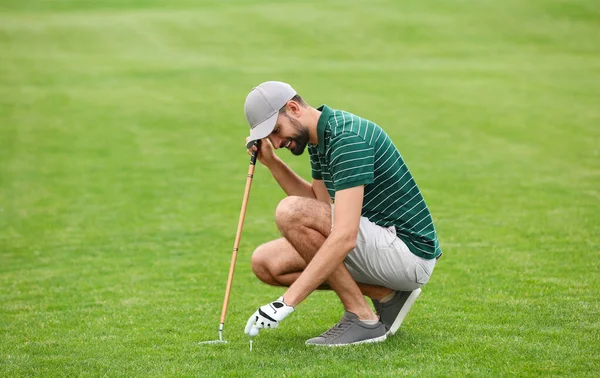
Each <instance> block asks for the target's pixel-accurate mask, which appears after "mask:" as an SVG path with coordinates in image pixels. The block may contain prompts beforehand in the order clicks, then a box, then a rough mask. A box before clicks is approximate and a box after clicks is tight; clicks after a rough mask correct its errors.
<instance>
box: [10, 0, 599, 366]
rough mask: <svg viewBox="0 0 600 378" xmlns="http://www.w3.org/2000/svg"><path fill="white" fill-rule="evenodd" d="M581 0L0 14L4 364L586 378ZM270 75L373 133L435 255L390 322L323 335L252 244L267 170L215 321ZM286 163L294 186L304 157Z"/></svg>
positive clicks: (257, 238)
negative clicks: (258, 313)
mask: <svg viewBox="0 0 600 378" xmlns="http://www.w3.org/2000/svg"><path fill="white" fill-rule="evenodd" d="M599 50H600V6H599V5H598V4H597V2H595V1H591V0H590V1H586V0H579V1H564V0H546V1H542V0H532V1H527V2H523V1H516V0H508V1H503V2H496V1H491V0H481V1H442V0H432V1H427V2H420V1H416V0H411V1H405V2H394V1H379V0H378V1H373V2H363V1H326V2H317V1H305V2H293V1H262V2H261V1H202V2H197V1H191V0H188V1H186V0H174V1H169V2H168V3H167V2H161V1H133V0H129V1H115V0H113V1H85V2H82V1H78V2H76V1H67V0H64V1H33V0H28V1H17V0H4V1H3V2H2V4H0V51H2V54H1V57H0V376H7V377H8V376H30V375H32V376H67V375H77V376H253V375H261V376H399V375H409V376H465V375H468V376H486V377H488V376H509V375H511V376H512V375H517V376H595V375H596V374H597V373H598V371H600V318H599V317H598V313H600V306H599V300H598V299H599V297H598V292H599V290H600V278H599V277H600V276H599V274H598V272H599V271H600V262H599V261H600V259H599V257H600V234H599V230H600V215H598V214H599V211H600V201H599V200H600V191H599V188H600V163H599V162H600V148H599V142H600V127H599V124H600V107H598V104H599V103H600V57H599V55H598V51H599ZM272 79H276V80H284V81H288V82H290V83H292V84H293V85H294V86H295V87H296V89H297V90H298V91H299V92H300V93H301V94H302V95H303V96H304V97H305V98H306V99H307V100H308V101H309V103H311V104H313V105H319V104H321V103H327V104H328V105H330V106H332V107H336V108H342V109H345V110H349V111H352V112H354V113H357V114H360V115H362V116H364V117H367V118H370V119H372V120H374V121H375V122H377V123H379V124H380V125H381V126H383V127H384V128H385V129H386V130H387V131H388V133H389V134H390V135H391V136H392V138H393V140H394V141H395V144H396V145H397V146H398V148H399V149H400V151H401V152H402V154H403V156H404V158H405V160H406V161H407V162H408V164H409V166H410V168H411V171H412V172H413V174H414V176H415V177H416V179H417V182H418V183H419V185H420V187H421V189H422V190H423V192H424V194H425V197H426V200H427V201H428V204H429V207H430V208H431V210H432V213H433V215H434V218H435V221H436V225H437V228H438V231H439V233H440V238H441V242H442V247H443V250H444V252H445V254H444V258H443V259H442V260H441V262H440V264H439V265H438V267H437V268H436V271H435V273H434V275H433V278H432V280H431V282H430V283H429V284H428V285H426V287H425V288H424V293H423V295H422V296H421V297H420V299H419V301H418V304H417V305H416V306H415V307H414V308H413V310H412V311H411V313H410V315H409V317H408V318H407V320H406V321H405V323H404V324H403V326H402V328H401V329H400V331H399V333H398V334H397V335H396V336H394V337H393V338H391V339H389V340H387V341H386V342H385V343H382V344H378V345H368V346H359V347H356V348H342V349H332V350H329V349H328V350H321V349H311V348H306V347H305V346H304V345H303V342H304V340H305V339H307V338H309V337H312V336H314V335H316V334H319V333H320V332H322V331H324V330H325V329H327V328H328V327H329V326H330V325H332V324H333V323H334V322H336V321H337V320H338V318H339V317H340V315H341V307H340V305H339V303H338V301H337V300H336V298H335V296H334V294H332V293H315V294H314V295H313V296H311V297H310V298H309V299H308V300H307V301H306V302H304V303H303V304H302V305H300V306H299V308H298V309H297V311H296V312H295V313H294V314H293V316H291V317H290V318H289V319H286V321H285V323H283V324H282V326H281V328H280V329H278V330H276V331H273V332H264V333H263V334H261V335H260V336H258V337H257V338H256V341H255V343H254V351H253V352H250V351H249V350H248V342H247V338H246V337H245V335H243V333H242V329H243V326H244V324H245V321H246V319H247V317H248V316H249V315H250V314H251V313H252V312H253V311H254V310H255V309H256V308H257V307H258V306H259V305H262V304H264V303H266V302H268V301H270V300H273V299H275V298H276V297H277V296H279V295H280V293H281V290H279V289H275V288H271V287H268V286H266V285H262V284H260V283H258V282H257V280H256V279H255V278H254V276H253V274H252V273H251V270H250V267H249V258H250V255H251V252H252V250H253V248H254V247H255V246H256V245H258V244H260V243H262V242H264V241H267V240H269V239H272V238H275V237H277V230H276V227H275V225H274V224H273V212H274V209H275V207H276V205H277V203H278V201H279V200H280V199H281V198H282V197H283V192H282V191H281V190H280V189H279V188H277V186H276V183H275V182H274V180H273V179H272V178H271V177H270V174H269V172H268V171H267V170H266V169H265V168H264V167H261V166H259V167H258V168H257V172H256V175H255V180H254V184H253V189H252V194H251V200H250V204H249V208H248V214H247V220H246V225H245V228H244V235H243V239H242V245H241V248H240V256H239V260H238V265H237V270H236V276H235V280H234V286H233V291H232V297H231V303H230V309H229V313H228V318H227V324H226V328H225V338H226V339H227V340H229V344H227V345H220V346H219V345H213V346H201V345H198V344H197V342H198V341H202V340H210V339H214V338H216V337H217V326H218V323H219V314H220V309H221V303H222V297H223V292H224V286H225V282H226V279H227V270H228V267H229V259H230V253H231V247H232V245H233V239H234V235H235V229H236V225H237V217H238V215H239V207H240V204H241V197H242V193H243V189H244V185H245V179H246V170H247V166H248V159H247V155H246V153H245V150H244V149H243V145H244V138H245V136H246V135H247V127H246V124H245V120H244V117H243V113H242V104H243V101H244V98H245V96H246V94H247V92H248V91H249V89H250V88H252V86H254V85H256V84H257V83H260V82H262V81H265V80H272ZM281 156H282V157H283V158H284V159H286V160H287V161H288V162H289V163H290V165H291V166H292V167H293V168H294V169H295V170H297V172H299V173H300V174H301V175H303V176H304V177H309V167H308V160H307V156H303V157H300V158H296V157H292V156H291V155H290V154H286V153H285V152H282V154H281Z"/></svg>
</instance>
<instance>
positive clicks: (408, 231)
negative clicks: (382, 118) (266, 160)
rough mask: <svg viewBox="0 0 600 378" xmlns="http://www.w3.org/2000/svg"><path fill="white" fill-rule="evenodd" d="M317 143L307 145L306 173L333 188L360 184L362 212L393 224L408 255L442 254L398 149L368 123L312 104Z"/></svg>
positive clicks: (332, 192) (332, 191) (332, 193)
mask: <svg viewBox="0 0 600 378" xmlns="http://www.w3.org/2000/svg"><path fill="white" fill-rule="evenodd" d="M318 110H320V111H321V116H320V118H319V122H318V125H317V132H318V138H319V141H318V144H316V145H315V144H309V145H308V151H309V154H310V163H311V171H312V177H313V179H315V180H323V181H324V183H325V186H326V187H327V191H328V192H329V195H330V196H331V198H332V199H334V198H335V192H336V191H338V190H343V189H347V188H352V187H355V186H359V185H364V187H365V191H364V198H363V205H362V214H361V215H362V216H363V217H366V218H368V219H369V221H371V222H373V223H375V224H377V225H379V226H381V227H390V226H395V228H396V234H397V235H398V237H399V238H400V239H401V240H402V241H403V242H404V243H405V244H406V245H407V246H408V248H409V249H410V250H411V252H412V253H414V254H415V255H417V256H420V257H422V258H425V259H433V258H436V257H437V256H439V255H440V254H441V253H442V250H441V249H440V244H439V241H438V238H437V233H436V231H435V227H434V225H433V219H432V218H431V213H430V212H429V209H428V208H427V205H426V204H425V200H424V199H423V196H422V195H421V191H420V190H419V188H418V187H417V184H416V183H415V181H414V179H413V177H412V175H411V174H410V171H409V170H408V167H407V166H406V164H405V163H404V160H402V156H401V155H400V152H399V151H398V149H397V148H396V147H395V146H394V144H393V143H392V140H391V139H390V138H389V136H388V135H387V134H386V133H385V131H383V129H382V128H381V127H379V126H377V125H376V124H374V123H373V122H371V121H368V120H366V119H364V118H360V117H358V116H356V115H354V114H351V113H348V112H344V111H341V110H334V109H331V108H329V107H328V106H327V105H323V106H321V107H319V108H318Z"/></svg>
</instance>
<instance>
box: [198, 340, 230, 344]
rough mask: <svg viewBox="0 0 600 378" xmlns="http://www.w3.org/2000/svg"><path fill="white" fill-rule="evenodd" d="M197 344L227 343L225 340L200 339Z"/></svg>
mask: <svg viewBox="0 0 600 378" xmlns="http://www.w3.org/2000/svg"><path fill="white" fill-rule="evenodd" d="M198 344H227V340H209V341H200V342H199V343H198Z"/></svg>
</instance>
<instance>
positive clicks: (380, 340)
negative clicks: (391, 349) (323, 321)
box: [305, 334, 387, 347]
mask: <svg viewBox="0 0 600 378" xmlns="http://www.w3.org/2000/svg"><path fill="white" fill-rule="evenodd" d="M386 338H387V334H385V335H383V336H379V337H375V338H372V339H367V340H361V341H355V342H353V343H347V344H309V343H305V344H306V345H310V346H317V347H343V346H349V345H358V344H370V343H380V342H382V341H385V339H386Z"/></svg>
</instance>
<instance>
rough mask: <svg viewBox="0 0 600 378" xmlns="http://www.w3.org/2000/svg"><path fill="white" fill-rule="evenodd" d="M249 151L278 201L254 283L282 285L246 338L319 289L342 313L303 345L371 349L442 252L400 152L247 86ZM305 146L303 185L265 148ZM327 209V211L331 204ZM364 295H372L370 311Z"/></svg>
mask: <svg viewBox="0 0 600 378" xmlns="http://www.w3.org/2000/svg"><path fill="white" fill-rule="evenodd" d="M244 108H245V109H244V110H245V114H246V119H247V120H248V123H249V124H250V128H251V130H250V137H249V138H248V139H247V145H246V148H247V149H248V152H249V153H252V151H255V150H256V149H257V147H256V144H255V142H256V141H261V140H262V142H261V143H260V144H259V145H260V150H259V154H258V159H259V161H260V162H261V163H262V164H263V165H265V166H266V167H267V168H269V170H270V171H271V173H272V174H273V177H274V178H275V180H276V181H277V182H278V183H279V185H280V186H281V188H282V189H283V190H284V191H285V193H286V194H287V197H286V198H284V199H283V200H282V201H281V202H280V203H279V205H278V206H277V210H276V212H275V221H276V223H277V226H278V228H279V230H280V231H281V234H282V236H283V237H282V238H280V239H277V240H273V241H270V242H268V243H266V244H263V245H261V246H259V247H258V248H257V249H256V250H255V251H254V254H253V255H252V269H253V271H254V273H255V274H256V276H257V277H258V278H259V279H260V280H262V281H264V282H266V283H267V284H270V285H274V286H285V287H289V288H288V289H287V291H286V292H285V294H283V296H281V297H280V298H279V299H277V300H275V301H273V302H271V303H269V304H267V305H265V306H262V307H260V308H259V309H258V310H257V311H256V312H255V313H254V314H253V315H252V316H251V317H250V319H248V323H247V325H246V329H245V332H246V333H247V334H249V335H250V336H254V335H256V334H258V331H259V330H260V329H262V328H275V327H277V326H278V324H279V322H280V321H282V320H283V319H284V318H285V317H286V316H287V315H289V314H290V313H292V312H293V311H294V307H295V306H296V305H298V304H299V303H300V302H301V301H302V300H304V299H305V298H306V297H307V296H308V295H310V293H312V292H313V291H314V290H316V289H319V288H329V289H332V290H334V291H335V293H336V294H337V295H338V297H339V298H340V300H341V302H342V304H343V305H344V308H345V313H344V315H343V317H342V319H341V320H340V322H339V323H338V324H336V325H335V326H334V327H333V328H331V329H330V330H328V331H327V332H325V333H323V334H322V335H320V336H318V337H315V338H312V339H310V340H308V341H307V342H306V344H309V345H327V346H333V345H347V344H358V343H368V342H379V341H383V340H385V339H386V337H387V336H388V335H392V334H394V333H395V332H396V330H397V329H398V327H399V326H400V324H401V323H402V321H403V319H404V317H405V316H406V314H407V313H408V311H409V309H410V307H411V306H412V304H413V303H414V302H415V300H416V299H417V297H418V296H419V294H420V292H421V290H420V287H421V286H422V285H423V284H425V283H426V282H427V281H428V280H429V277H430V276H431V273H432V271H433V269H434V267H435V264H436V261H437V259H438V258H439V256H440V255H441V253H442V251H441V249H440V246H439V243H438V238H437V234H436V231H435V228H434V225H433V221H432V218H431V214H430V213H429V210H428V208H427V206H426V204H425V202H424V200H423V197H422V195H421V192H420V191H419V189H418V187H417V185H416V184H415V182H414V180H413V178H412V176H411V174H410V172H409V171H408V168H407V167H406V165H405V163H404V161H403V160H402V157H401V156H400V153H399V152H398V150H397V149H396V147H395V146H394V145H393V144H392V141H391V140H390V138H389V137H388V136H387V134H386V133H385V132H384V131H383V130H382V129H381V128H380V127H379V126H377V125H376V124H374V123H372V122H370V121H368V120H366V119H363V118H360V117H358V116H356V115H353V114H350V113H347V112H344V111H341V110H333V109H330V108H329V107H327V106H326V105H323V106H321V107H319V108H316V109H315V108H313V107H311V106H309V105H308V104H307V103H306V102H305V101H304V100H303V99H302V98H301V97H300V96H299V95H298V94H297V93H296V91H295V90H294V89H293V88H292V87H291V86H290V85H288V84H285V83H282V82H277V81H269V82H265V83H262V84H260V85H259V86H258V87H256V88H254V89H252V91H251V92H250V94H249V95H248V97H247V98H246V103H245V106H244ZM307 146H308V151H309V154H310V163H311V168H312V183H308V182H307V181H305V180H304V179H302V178H301V177H299V176H298V175H297V174H296V173H295V172H293V171H292V170H291V169H290V168H289V167H288V166H287V165H286V164H285V163H284V162H283V161H282V160H281V159H280V158H279V157H278V156H277V155H275V153H274V151H273V149H274V148H275V149H278V148H287V149H289V150H290V151H291V152H292V153H293V154H294V155H300V154H302V153H303V152H304V150H305V148H306V147H307ZM334 204H335V205H334ZM365 296H368V297H369V298H371V300H372V302H373V305H374V307H375V310H376V312H373V310H372V309H371V307H370V306H369V304H368V303H367V301H366V299H365Z"/></svg>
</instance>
